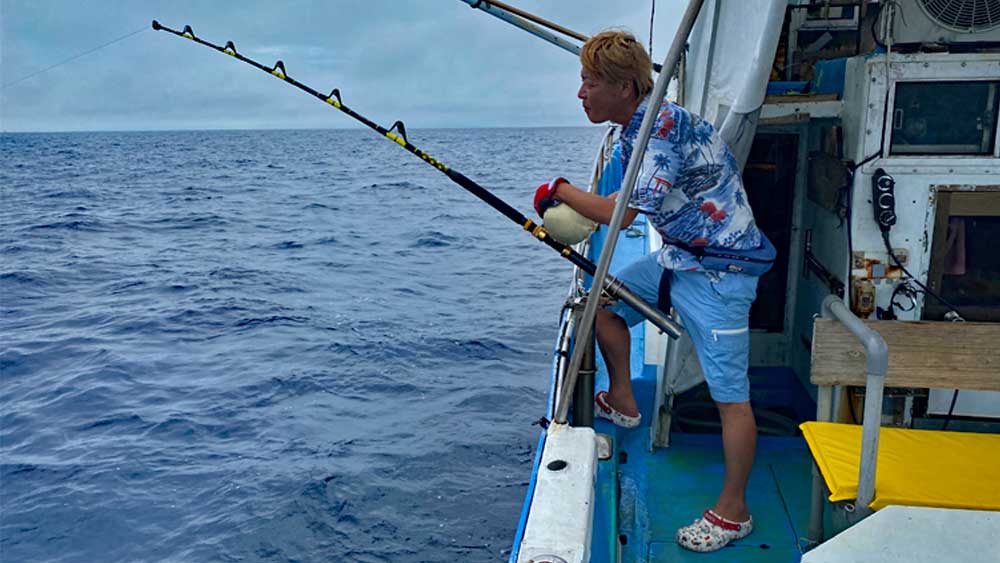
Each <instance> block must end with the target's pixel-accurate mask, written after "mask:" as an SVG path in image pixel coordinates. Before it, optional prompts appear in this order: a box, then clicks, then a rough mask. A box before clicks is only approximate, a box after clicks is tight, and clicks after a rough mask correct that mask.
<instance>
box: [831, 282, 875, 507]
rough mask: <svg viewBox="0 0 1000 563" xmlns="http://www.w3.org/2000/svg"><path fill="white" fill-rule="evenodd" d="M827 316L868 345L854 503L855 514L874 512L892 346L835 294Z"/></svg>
mask: <svg viewBox="0 0 1000 563" xmlns="http://www.w3.org/2000/svg"><path fill="white" fill-rule="evenodd" d="M822 315H823V318H826V319H836V320H838V321H840V322H841V323H843V324H844V326H845V327H847V330H849V331H850V332H851V334H853V335H854V336H857V337H858V339H859V340H861V344H862V345H863V346H864V348H865V359H866V370H867V372H868V378H867V381H866V383H865V414H864V419H863V423H862V430H861V463H860V467H859V469H858V496H857V499H856V500H855V503H854V509H855V514H856V515H857V516H858V517H859V518H860V517H864V516H867V515H869V514H871V513H872V512H873V511H872V509H871V508H870V507H869V505H870V504H871V503H872V500H874V499H875V469H876V467H877V465H878V440H879V431H880V430H881V426H882V390H883V388H884V387H885V373H886V371H888V369H889V347H888V346H887V345H886V343H885V339H884V338H882V335H881V334H879V333H878V332H876V331H874V330H872V329H871V328H869V327H868V326H867V325H865V323H864V322H863V321H862V320H861V319H859V318H858V317H856V316H855V315H854V313H852V312H851V310H850V309H848V308H847V305H844V302H843V301H842V300H841V299H840V298H839V297H837V296H835V295H828V296H827V297H826V299H824V300H823V308H822Z"/></svg>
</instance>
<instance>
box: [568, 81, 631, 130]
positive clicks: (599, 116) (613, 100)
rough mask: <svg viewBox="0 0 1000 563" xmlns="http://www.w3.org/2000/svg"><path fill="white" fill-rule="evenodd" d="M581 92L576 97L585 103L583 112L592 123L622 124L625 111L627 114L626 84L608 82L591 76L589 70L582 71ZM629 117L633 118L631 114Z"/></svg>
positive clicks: (627, 93)
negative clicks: (610, 121)
mask: <svg viewBox="0 0 1000 563" xmlns="http://www.w3.org/2000/svg"><path fill="white" fill-rule="evenodd" d="M580 79H581V81H582V83H581V84H580V90H579V91H577V93H576V97H578V98H580V100H581V101H582V102H583V111H584V112H586V114H587V118H588V119H590V121H591V123H604V122H605V121H609V120H612V121H615V122H616V123H620V122H621V121H620V119H621V118H622V113H623V110H624V111H625V112H627V103H628V99H629V93H630V92H629V88H628V85H626V84H616V83H612V82H608V81H606V80H602V79H600V78H597V77H596V76H593V75H591V74H590V73H589V72H588V71H587V69H583V70H582V71H580ZM627 117H631V114H629V115H628V116H627Z"/></svg>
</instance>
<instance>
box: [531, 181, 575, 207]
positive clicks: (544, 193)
mask: <svg viewBox="0 0 1000 563" xmlns="http://www.w3.org/2000/svg"><path fill="white" fill-rule="evenodd" d="M560 182H565V183H567V184H568V183H569V181H567V180H566V178H563V177H561V176H560V177H558V178H556V179H554V180H552V181H551V182H547V183H545V184H542V185H541V186H538V189H537V190H535V211H537V212H538V216H539V217H543V216H544V215H545V211H546V210H548V208H550V207H552V206H553V205H556V204H558V203H559V200H557V199H556V187H557V186H558V185H559V183H560Z"/></svg>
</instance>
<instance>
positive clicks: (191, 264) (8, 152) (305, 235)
mask: <svg viewBox="0 0 1000 563" xmlns="http://www.w3.org/2000/svg"><path fill="white" fill-rule="evenodd" d="M600 135H601V131H600V130H599V129H597V128H581V129H492V130H425V131H412V132H410V139H411V141H412V142H414V144H416V145H417V146H418V147H420V148H422V149H423V150H425V151H427V152H429V153H430V154H431V155H433V156H435V157H437V158H438V159H439V160H441V161H443V162H444V163H446V164H448V165H449V166H451V167H453V168H455V169H457V170H459V171H461V172H462V173H464V174H466V175H467V176H469V177H470V178H472V179H473V180H476V181H477V182H479V183H480V184H482V185H483V186H484V187H486V188H488V189H490V190H492V191H494V192H495V193H496V194H497V195H499V196H500V197H501V198H504V199H506V200H507V201H508V202H510V203H511V204H512V205H514V206H515V207H517V208H518V209H521V210H522V211H523V212H525V214H526V215H527V214H529V212H531V199H532V195H533V189H534V187H535V186H537V185H538V184H539V183H541V182H542V181H547V180H548V179H549V178H551V177H552V176H553V175H554V174H557V173H558V174H561V175H565V176H567V177H570V178H575V179H583V178H585V177H586V175H587V173H588V170H589V167H590V164H591V161H592V158H593V153H594V148H595V147H596V143H597V141H598V139H599V137H600ZM0 162H2V165H0V189H2V191H0V310H2V315H0V504H2V512H0V560H2V561H4V562H5V563H6V562H29V561H30V562H42V561H53V562H54V561H59V562H71V561H72V562H76V561H81V562H84V561H86V562H95V561H97V562H116V561H128V562H132V561H185V562H187V561H192V562H199V561H313V562H314V561H351V562H353V561H358V562H368V561H372V562H374V561H455V560H461V561H496V560H499V559H501V558H504V557H505V556H506V555H507V554H508V553H509V549H510V543H511V539H512V537H513V533H514V530H515V527H516V524H517V520H518V517H519V513H520V509H521V503H522V499H523V496H524V493H525V490H526V486H527V481H528V478H529V475H530V470H531V462H532V459H533V455H534V449H535V445H536V441H537V437H538V428H537V427H535V426H532V425H531V422H532V421H533V420H536V419H537V418H539V417H540V416H542V415H543V414H544V413H545V408H546V405H545V403H546V395H547V386H548V383H549V376H550V364H551V353H552V346H553V343H554V340H555V337H556V330H557V321H558V313H559V308H560V306H561V304H562V301H563V299H564V297H565V295H566V292H567V288H568V284H569V272H570V265H569V263H568V262H566V261H564V260H562V259H561V258H559V257H558V255H556V253H555V252H553V251H551V250H550V249H549V248H547V247H545V246H544V245H542V244H540V243H538V242H537V241H535V240H534V239H533V238H531V237H530V236H529V235H528V234H527V233H525V232H524V231H523V230H521V229H520V228H519V227H518V226H516V225H514V224H513V223H512V222H510V221H509V220H508V219H506V218H504V217H503V216H501V215H500V214H498V213H497V212H495V211H494V210H492V209H491V208H489V207H488V206H486V205H485V204H483V203H481V202H480V201H479V200H477V199H476V198H474V197H473V196H471V195H470V194H468V193H467V192H465V191H464V190H462V189H461V188H460V187H458V186H457V185H455V184H453V183H452V182H451V181H450V180H448V178H447V177H445V176H444V175H443V174H441V173H439V172H438V171H436V170H435V169H433V168H431V167H430V166H427V165H426V164H425V163H423V162H421V161H420V160H418V159H416V158H414V157H413V156H412V155H410V154H408V153H406V152H405V151H404V150H402V149H401V148H400V147H398V146H396V145H395V144H394V143H391V142H389V141H387V140H385V139H384V138H381V137H379V136H378V135H376V134H374V133H373V132H371V131H368V130H310V131H214V132H206V131H190V132H129V133H72V134H14V135H3V136H0ZM531 214H532V215H533V212H531Z"/></svg>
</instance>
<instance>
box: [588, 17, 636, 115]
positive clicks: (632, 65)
mask: <svg viewBox="0 0 1000 563" xmlns="http://www.w3.org/2000/svg"><path fill="white" fill-rule="evenodd" d="M580 64H582V65H583V68H584V69H585V70H586V71H587V72H588V73H590V74H591V75H593V76H595V77H597V78H599V79H601V80H604V81H606V82H611V83H617V84H623V83H624V84H631V85H632V87H633V88H634V90H635V93H636V94H637V95H638V96H639V99H642V98H644V97H645V96H646V94H648V93H649V92H650V91H651V90H652V89H653V78H652V72H653V62H652V61H651V60H650V59H649V54H648V53H646V49H644V48H643V46H642V44H641V43H639V41H638V40H636V38H635V36H634V35H632V34H631V33H629V32H627V31H623V30H618V29H609V30H606V31H602V32H600V33H598V34H597V35H595V36H593V37H591V38H590V39H588V40H587V42H586V43H584V44H583V49H581V50H580Z"/></svg>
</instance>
